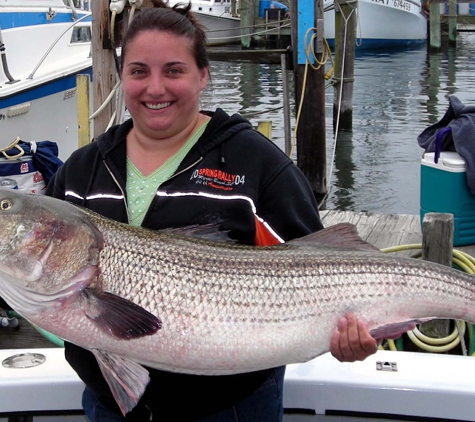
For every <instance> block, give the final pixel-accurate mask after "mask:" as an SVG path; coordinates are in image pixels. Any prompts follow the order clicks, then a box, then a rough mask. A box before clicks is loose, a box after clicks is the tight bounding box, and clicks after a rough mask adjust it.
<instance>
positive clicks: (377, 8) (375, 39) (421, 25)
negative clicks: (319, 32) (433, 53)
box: [324, 0, 427, 49]
mask: <svg viewBox="0 0 475 422" xmlns="http://www.w3.org/2000/svg"><path fill="white" fill-rule="evenodd" d="M324 9H325V10H328V11H326V12H325V14H324V27H325V28H324V29H325V31H324V33H325V38H326V39H327V41H328V42H329V44H330V45H332V44H333V43H334V41H335V11H334V8H333V1H330V2H325V3H324ZM355 12H356V22H357V29H356V45H357V47H358V48H359V47H361V48H363V49H372V48H381V47H388V48H390V47H407V46H414V45H417V44H422V43H424V42H425V41H426V37H427V17H426V14H425V13H424V10H423V8H422V6H421V2H420V1H419V0H358V2H357V7H356V9H355Z"/></svg>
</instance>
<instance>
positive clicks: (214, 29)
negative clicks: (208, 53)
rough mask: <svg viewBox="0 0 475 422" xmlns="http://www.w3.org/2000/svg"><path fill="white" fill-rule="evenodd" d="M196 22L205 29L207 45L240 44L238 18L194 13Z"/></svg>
mask: <svg viewBox="0 0 475 422" xmlns="http://www.w3.org/2000/svg"><path fill="white" fill-rule="evenodd" d="M195 14H196V17H197V18H198V22H200V24H201V25H203V26H204V27H205V28H206V37H207V45H213V46H214V45H226V44H236V43H240V42H241V20H240V19H239V18H233V17H226V16H214V15H209V14H206V13H200V12H195Z"/></svg>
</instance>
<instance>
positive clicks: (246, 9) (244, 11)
mask: <svg viewBox="0 0 475 422" xmlns="http://www.w3.org/2000/svg"><path fill="white" fill-rule="evenodd" d="M240 7H241V9H240V10H241V47H242V48H243V49H248V48H251V47H252V45H253V41H252V36H251V34H252V33H253V32H254V29H253V28H254V0H248V1H246V2H240Z"/></svg>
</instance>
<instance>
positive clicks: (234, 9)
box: [231, 0, 254, 16]
mask: <svg viewBox="0 0 475 422" xmlns="http://www.w3.org/2000/svg"><path fill="white" fill-rule="evenodd" d="M249 2H254V0H249ZM231 15H233V16H238V13H237V5H236V0H231Z"/></svg>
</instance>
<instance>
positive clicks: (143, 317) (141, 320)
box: [82, 289, 162, 340]
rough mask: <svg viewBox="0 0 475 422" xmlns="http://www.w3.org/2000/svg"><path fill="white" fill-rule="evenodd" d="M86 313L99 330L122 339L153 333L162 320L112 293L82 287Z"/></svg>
mask: <svg viewBox="0 0 475 422" xmlns="http://www.w3.org/2000/svg"><path fill="white" fill-rule="evenodd" d="M82 295H83V297H84V298H85V299H86V303H87V306H86V308H85V313H86V316H87V317H88V318H89V319H90V320H92V321H94V323H95V324H97V326H98V327H99V328H101V330H103V331H104V332H106V333H107V334H109V335H112V336H114V337H117V338H119V339H121V340H131V339H135V338H139V337H144V336H149V335H152V334H155V333H156V332H157V331H158V330H159V329H160V328H161V327H162V322H161V321H160V320H159V319H158V318H157V317H156V316H155V315H153V314H151V313H150V312H148V311H146V310H145V309H143V308H142V307H141V306H139V305H136V304H135V303H133V302H131V301H130V300H127V299H124V298H122V297H120V296H117V295H114V294H112V293H108V292H103V291H101V290H92V289H85V290H84V291H83V292H82Z"/></svg>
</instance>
